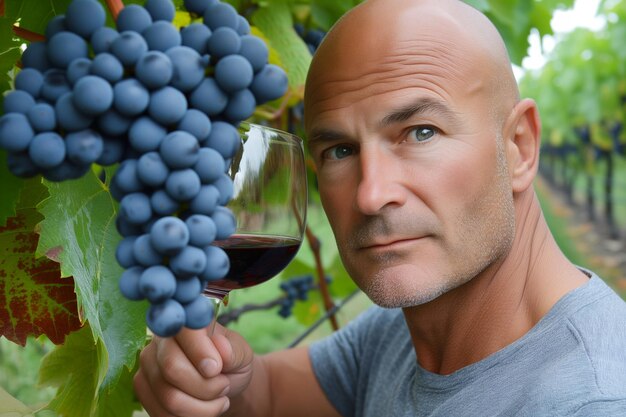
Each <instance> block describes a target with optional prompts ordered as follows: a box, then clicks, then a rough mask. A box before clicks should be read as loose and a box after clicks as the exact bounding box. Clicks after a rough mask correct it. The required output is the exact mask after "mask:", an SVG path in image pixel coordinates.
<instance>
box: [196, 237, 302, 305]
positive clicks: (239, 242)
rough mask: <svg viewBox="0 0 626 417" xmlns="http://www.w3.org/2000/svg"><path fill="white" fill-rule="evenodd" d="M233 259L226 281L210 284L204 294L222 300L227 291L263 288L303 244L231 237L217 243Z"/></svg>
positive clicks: (290, 239) (286, 238)
mask: <svg viewBox="0 0 626 417" xmlns="http://www.w3.org/2000/svg"><path fill="white" fill-rule="evenodd" d="M215 246H219V247H221V248H222V249H224V251H226V253H227V254H228V257H229V258H230V270H229V271H228V275H226V277H225V278H223V279H220V280H216V281H211V282H209V284H208V285H207V288H206V289H205V290H204V291H205V293H206V294H208V295H211V296H219V298H222V297H223V296H225V295H226V294H227V293H228V291H231V290H235V289H239V288H247V287H251V286H253V285H257V284H260V283H262V282H265V281H267V280H268V279H270V278H272V277H273V276H275V275H276V274H278V273H279V272H280V271H282V270H283V269H284V268H285V267H286V266H287V264H288V263H289V262H291V260H292V259H293V257H294V256H295V255H296V252H298V248H299V247H300V240H298V239H294V238H290V237H284V236H259V235H232V236H231V237H230V238H228V239H226V240H222V241H216V242H215Z"/></svg>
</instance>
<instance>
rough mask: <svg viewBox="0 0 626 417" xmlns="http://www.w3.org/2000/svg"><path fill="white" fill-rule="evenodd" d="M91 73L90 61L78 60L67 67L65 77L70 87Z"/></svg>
mask: <svg viewBox="0 0 626 417" xmlns="http://www.w3.org/2000/svg"><path fill="white" fill-rule="evenodd" d="M90 73H91V60H90V59H89V58H78V59H75V60H73V61H72V63H71V64H70V65H69V66H68V67H67V72H66V77H67V81H69V83H70V84H71V85H74V84H76V83H77V82H78V80H80V79H81V78H83V77H85V76H86V75H89V74H90Z"/></svg>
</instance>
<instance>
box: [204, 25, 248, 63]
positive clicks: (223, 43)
mask: <svg viewBox="0 0 626 417" xmlns="http://www.w3.org/2000/svg"><path fill="white" fill-rule="evenodd" d="M240 48H241V37H240V36H239V34H238V33H237V32H236V31H235V30H234V29H231V28H229V27H220V28H218V29H214V30H213V34H212V35H211V38H210V39H209V43H208V44H207V51H208V52H209V54H211V57H212V58H217V59H219V58H222V57H225V56H226V55H231V54H236V53H237V52H239V49H240Z"/></svg>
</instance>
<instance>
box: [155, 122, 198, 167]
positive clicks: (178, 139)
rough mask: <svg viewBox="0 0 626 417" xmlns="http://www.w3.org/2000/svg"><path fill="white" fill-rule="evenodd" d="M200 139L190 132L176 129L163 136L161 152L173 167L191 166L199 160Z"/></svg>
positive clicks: (162, 156) (163, 157) (168, 164)
mask: <svg viewBox="0 0 626 417" xmlns="http://www.w3.org/2000/svg"><path fill="white" fill-rule="evenodd" d="M199 150H200V146H199V144H198V140H197V139H196V138H195V137H194V136H193V135H191V134H190V133H187V132H183V131H182V130H175V131H174V132H172V133H170V134H168V135H167V136H165V138H163V141H162V142H161V146H160V147H159V152H160V154H161V158H162V159H163V161H165V163H166V164H167V166H169V167H170V168H173V169H179V168H190V167H192V166H194V165H195V164H196V162H198V157H199V155H198V151H199Z"/></svg>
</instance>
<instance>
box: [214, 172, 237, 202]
mask: <svg viewBox="0 0 626 417" xmlns="http://www.w3.org/2000/svg"><path fill="white" fill-rule="evenodd" d="M213 186H214V187H215V188H217V190H218V191H219V193H220V198H219V200H218V201H217V203H218V204H220V205H222V206H225V205H226V204H228V201H229V200H230V199H231V198H232V197H233V193H234V189H233V180H231V179H230V177H229V176H228V175H227V174H222V175H220V177H219V178H218V179H217V180H215V182H213Z"/></svg>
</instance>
